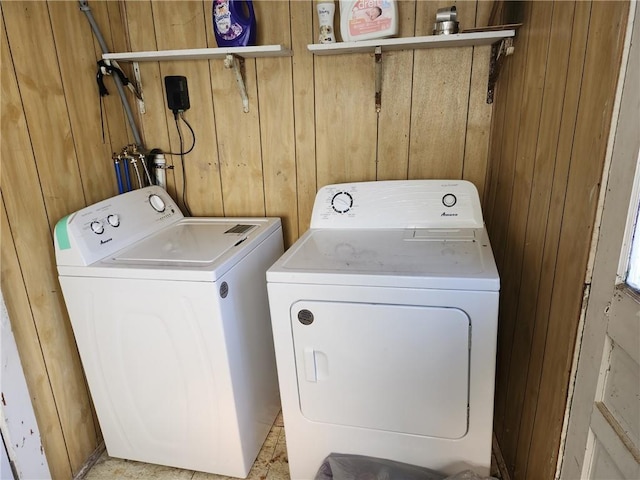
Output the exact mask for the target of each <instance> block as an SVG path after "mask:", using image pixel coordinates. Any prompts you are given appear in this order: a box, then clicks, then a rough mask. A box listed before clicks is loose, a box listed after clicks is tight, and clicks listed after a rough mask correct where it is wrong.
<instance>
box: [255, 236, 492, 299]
mask: <svg viewBox="0 0 640 480" xmlns="http://www.w3.org/2000/svg"><path fill="white" fill-rule="evenodd" d="M267 280H268V281H269V282H280V283H312V284H328V285H363V286H390V287H409V288H436V289H445V290H489V291H498V290H499V288H500V280H499V277H498V272H497V269H496V266H495V261H494V259H493V254H492V252H491V246H490V244H489V238H488V236H487V233H486V230H485V229H483V228H482V229H437V228H434V229H388V230H385V229H372V230H365V229H359V230H356V229H346V230H339V229H311V230H309V231H308V232H307V233H305V235H303V236H302V237H301V238H300V240H298V242H296V243H295V244H294V245H293V246H292V247H291V248H290V249H289V250H288V251H287V252H286V253H285V255H284V256H283V257H281V258H280V260H278V261H277V262H276V263H275V264H274V265H273V266H272V267H271V268H270V269H269V271H268V272H267Z"/></svg>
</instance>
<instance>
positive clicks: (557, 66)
mask: <svg viewBox="0 0 640 480" xmlns="http://www.w3.org/2000/svg"><path fill="white" fill-rule="evenodd" d="M574 10H575V4H573V3H571V2H561V3H556V4H554V6H553V19H552V21H551V23H550V25H551V35H550V44H549V59H548V60H547V62H546V63H547V69H546V81H545V88H544V97H543V99H542V105H541V106H542V113H541V120H540V124H541V125H542V126H544V128H540V129H539V130H537V131H536V132H537V135H538V138H537V141H536V146H537V149H536V152H535V169H534V172H533V180H532V186H531V200H530V202H529V211H528V218H527V230H526V239H525V242H524V261H523V266H522V275H521V284H520V292H519V296H518V300H517V312H514V313H513V314H514V315H515V317H516V318H525V319H527V321H524V322H521V323H519V324H518V328H516V329H515V330H514V340H513V347H512V357H511V361H510V364H511V365H512V366H514V368H511V369H510V371H509V380H508V385H509V386H508V392H507V397H508V398H509V401H508V402H507V405H506V412H505V424H507V425H510V431H509V432H505V436H504V440H503V444H504V447H503V455H504V456H505V458H509V459H512V461H514V462H515V458H516V456H517V454H516V450H517V447H518V435H519V433H520V425H521V422H520V418H521V416H522V412H523V403H524V402H525V391H526V384H527V375H523V374H522V373H523V372H522V370H521V368H516V366H520V365H527V364H528V362H529V355H530V352H531V346H532V340H533V330H534V328H535V311H536V297H535V296H534V295H531V294H530V292H535V291H538V290H539V287H540V270H541V264H542V254H543V251H544V239H545V233H546V224H547V217H548V215H549V207H550V197H551V190H552V186H553V173H554V170H555V164H556V153H557V146H558V136H559V132H560V122H561V118H562V107H563V99H564V94H565V88H566V79H567V66H568V60H569V52H570V47H571V30H570V27H573V17H574ZM565 32H566V33H565ZM528 371H529V368H527V372H528ZM506 451H508V453H505V452H506ZM511 469H512V471H513V470H514V469H515V464H514V463H512V464H511Z"/></svg>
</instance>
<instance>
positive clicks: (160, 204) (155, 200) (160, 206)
mask: <svg viewBox="0 0 640 480" xmlns="http://www.w3.org/2000/svg"><path fill="white" fill-rule="evenodd" d="M149 203H150V204H151V206H152V207H153V209H154V210H155V211H156V212H160V213H162V212H164V209H165V208H166V205H165V203H164V200H162V198H160V197H159V196H158V195H156V194H155V193H154V194H152V195H149Z"/></svg>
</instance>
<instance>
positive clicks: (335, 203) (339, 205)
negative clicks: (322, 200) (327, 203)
mask: <svg viewBox="0 0 640 480" xmlns="http://www.w3.org/2000/svg"><path fill="white" fill-rule="evenodd" d="M352 206H353V197H352V196H351V194H350V193H348V192H338V193H336V194H335V195H334V196H333V198H332V199H331V208H333V210H334V211H335V212H337V213H347V212H348V211H349V210H351V207H352Z"/></svg>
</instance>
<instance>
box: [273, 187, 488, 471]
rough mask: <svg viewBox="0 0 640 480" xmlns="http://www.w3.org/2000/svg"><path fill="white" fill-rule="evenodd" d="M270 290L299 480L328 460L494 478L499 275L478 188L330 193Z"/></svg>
mask: <svg viewBox="0 0 640 480" xmlns="http://www.w3.org/2000/svg"><path fill="white" fill-rule="evenodd" d="M267 289H268V292H269V303H270V308H271V318H272V327H273V332H274V342H275V349H276V362H277V365H278V377H279V382H280V394H281V397H282V407H283V414H284V425H285V431H286V436H287V451H288V456H289V467H290V470H291V478H292V479H295V480H310V479H312V478H314V476H315V474H316V472H317V470H318V467H319V466H320V464H321V463H322V461H323V459H324V458H325V457H326V456H327V455H328V454H329V453H332V452H337V453H346V454H359V455H369V456H373V457H379V458H386V459H391V460H395V461H399V462H405V463H409V464H413V465H419V466H424V467H429V468H432V469H435V470H440V471H442V472H443V473H447V474H454V473H457V472H460V471H461V470H465V469H467V468H469V469H472V470H474V471H476V472H477V473H478V474H481V475H487V474H488V472H489V467H490V461H491V436H492V435H491V434H492V417H493V393H494V392H493V389H494V374H495V372H494V370H495V354H496V334H497V315H498V294H499V277H498V272H497V270H496V266H495V262H494V258H493V254H492V251H491V247H490V244H489V239H488V236H487V232H486V230H485V227H484V222H483V219H482V212H481V208H480V202H479V199H478V193H477V191H476V188H475V187H474V186H473V184H471V183H469V182H465V181H437V180H414V181H383V182H366V183H350V184H341V185H330V186H326V187H324V188H322V189H321V190H320V191H319V192H318V194H317V196H316V200H315V204H314V207H313V214H312V219H311V228H310V230H309V231H307V232H306V233H305V234H304V235H303V236H302V237H301V238H300V239H299V240H298V241H297V242H296V243H295V244H294V245H293V246H292V247H291V248H290V249H289V250H288V251H287V252H286V253H285V254H284V255H283V256H282V257H281V258H280V259H279V260H278V261H277V262H276V263H275V264H274V265H273V266H272V267H271V268H270V269H269V270H268V271H267Z"/></svg>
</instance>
